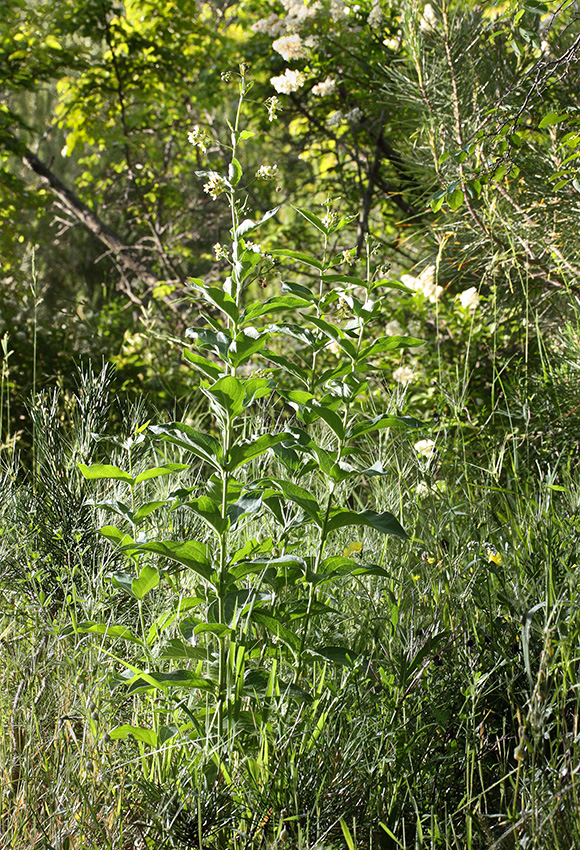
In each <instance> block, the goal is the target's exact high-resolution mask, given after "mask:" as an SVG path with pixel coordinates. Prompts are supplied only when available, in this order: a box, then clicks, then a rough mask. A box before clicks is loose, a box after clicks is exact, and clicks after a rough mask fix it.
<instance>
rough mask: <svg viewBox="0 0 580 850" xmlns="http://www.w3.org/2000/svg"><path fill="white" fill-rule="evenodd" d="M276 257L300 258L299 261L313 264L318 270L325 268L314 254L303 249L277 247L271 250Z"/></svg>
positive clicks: (308, 264) (309, 264)
mask: <svg viewBox="0 0 580 850" xmlns="http://www.w3.org/2000/svg"><path fill="white" fill-rule="evenodd" d="M270 254H272V255H273V256H274V257H287V258H288V259H289V260H298V262H299V263H304V264H305V265H307V266H312V267H313V268H315V269H318V271H322V269H323V268H324V267H323V265H322V263H321V262H320V260H317V259H316V257H313V256H312V254H305V253H303V252H302V251H286V250H281V249H277V250H274V251H270Z"/></svg>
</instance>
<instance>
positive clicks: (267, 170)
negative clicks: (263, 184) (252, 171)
mask: <svg viewBox="0 0 580 850" xmlns="http://www.w3.org/2000/svg"><path fill="white" fill-rule="evenodd" d="M256 177H257V178H258V180H275V179H276V177H278V166H277V165H261V166H260V167H259V168H258V170H257V171H256Z"/></svg>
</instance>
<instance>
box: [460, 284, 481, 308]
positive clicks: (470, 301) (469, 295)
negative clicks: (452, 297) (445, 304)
mask: <svg viewBox="0 0 580 850" xmlns="http://www.w3.org/2000/svg"><path fill="white" fill-rule="evenodd" d="M457 300H458V301H459V303H460V304H461V306H462V307H463V309H464V310H469V312H470V313H473V312H474V311H475V310H477V307H478V305H479V293H478V291H477V289H476V287H475V286H470V287H469V289H465V290H464V291H463V292H461V293H460V294H459V295H458V296H457Z"/></svg>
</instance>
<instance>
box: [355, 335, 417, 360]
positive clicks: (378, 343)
mask: <svg viewBox="0 0 580 850" xmlns="http://www.w3.org/2000/svg"><path fill="white" fill-rule="evenodd" d="M416 345H425V342H424V340H422V339H415V337H412V336H384V337H382V338H381V339H377V340H375V342H373V343H371V345H369V346H367V348H365V349H363V351H361V352H360V354H359V356H358V359H359V360H366V359H367V357H372V356H373V355H374V354H382V353H383V352H385V351H396V350H397V349H399V348H413V347H414V346H416Z"/></svg>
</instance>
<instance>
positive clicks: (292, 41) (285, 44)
mask: <svg viewBox="0 0 580 850" xmlns="http://www.w3.org/2000/svg"><path fill="white" fill-rule="evenodd" d="M272 47H273V48H274V50H275V51H276V53H279V54H280V56H281V57H282V59H284V60H285V61H286V62H291V61H292V60H293V59H304V58H305V57H306V56H307V51H306V48H305V47H304V43H303V41H302V39H301V38H300V36H299V35H298V33H294V35H285V36H283V37H282V38H277V39H276V41H275V42H274V43H273V44H272Z"/></svg>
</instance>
